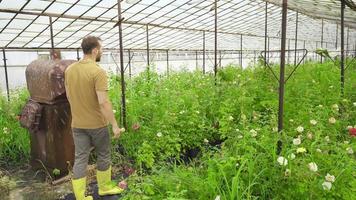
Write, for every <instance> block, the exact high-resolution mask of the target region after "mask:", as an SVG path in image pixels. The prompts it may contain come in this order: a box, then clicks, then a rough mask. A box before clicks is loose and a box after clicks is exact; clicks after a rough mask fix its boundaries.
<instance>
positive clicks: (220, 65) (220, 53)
mask: <svg viewBox="0 0 356 200" xmlns="http://www.w3.org/2000/svg"><path fill="white" fill-rule="evenodd" d="M219 67H220V68H221V50H220V51H219Z"/></svg>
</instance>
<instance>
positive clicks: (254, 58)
mask: <svg viewBox="0 0 356 200" xmlns="http://www.w3.org/2000/svg"><path fill="white" fill-rule="evenodd" d="M265 55H266V54H265ZM265 64H266V63H265ZM253 65H256V51H253Z"/></svg>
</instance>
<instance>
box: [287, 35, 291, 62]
mask: <svg viewBox="0 0 356 200" xmlns="http://www.w3.org/2000/svg"><path fill="white" fill-rule="evenodd" d="M289 62H290V39H288V61H287V64H289Z"/></svg>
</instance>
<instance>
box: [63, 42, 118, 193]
mask: <svg viewBox="0 0 356 200" xmlns="http://www.w3.org/2000/svg"><path fill="white" fill-rule="evenodd" d="M81 46H82V49H83V53H84V58H83V59H82V60H80V61H78V62H76V63H73V64H72V65H70V66H69V67H68V68H67V70H66V71H65V88H66V93H67V98H68V101H69V103H70V107H71V113H72V130H73V138H74V145H75V161H74V167H73V180H72V185H73V191H74V194H75V197H76V199H77V200H92V199H93V198H92V197H91V196H87V197H86V196H85V188H86V170H87V165H88V160H89V154H90V148H91V147H92V146H94V147H95V150H96V153H97V181H98V187H99V195H113V194H119V193H121V192H122V191H123V190H122V189H121V188H119V187H118V186H117V184H114V183H113V182H112V181H111V152H110V144H111V143H110V136H109V131H108V122H110V124H111V125H112V131H113V133H114V137H115V138H118V137H119V136H120V134H121V129H120V128H119V126H118V125H117V122H116V120H115V116H114V113H113V110H112V105H111V102H110V100H109V97H108V80H107V75H106V72H105V71H104V69H102V68H100V67H99V65H98V64H96V62H99V61H100V58H101V55H102V46H101V40H100V38H98V37H94V36H88V37H85V38H84V39H83V41H82V44H81Z"/></svg>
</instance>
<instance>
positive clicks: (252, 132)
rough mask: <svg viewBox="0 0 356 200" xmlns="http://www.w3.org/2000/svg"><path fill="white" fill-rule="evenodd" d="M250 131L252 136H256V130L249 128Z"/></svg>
mask: <svg viewBox="0 0 356 200" xmlns="http://www.w3.org/2000/svg"><path fill="white" fill-rule="evenodd" d="M250 133H251V136H252V137H256V136H257V131H255V130H254V129H251V130H250Z"/></svg>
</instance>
